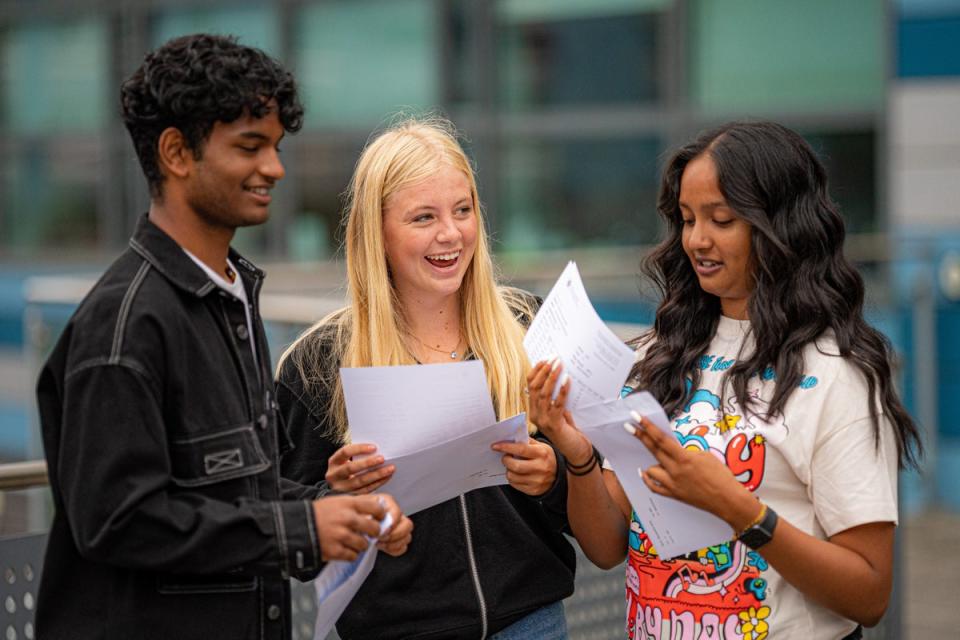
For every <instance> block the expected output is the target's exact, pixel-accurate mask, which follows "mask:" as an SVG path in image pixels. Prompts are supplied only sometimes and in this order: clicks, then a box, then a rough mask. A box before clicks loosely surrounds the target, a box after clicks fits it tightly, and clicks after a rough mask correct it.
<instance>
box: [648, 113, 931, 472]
mask: <svg viewBox="0 0 960 640" xmlns="http://www.w3.org/2000/svg"><path fill="white" fill-rule="evenodd" d="M702 155H709V156H710V157H711V159H712V160H713V162H714V165H715V166H716V169H717V179H718V182H719V186H720V191H721V192H722V193H723V195H724V197H725V199H726V201H727V203H728V204H729V205H730V207H731V208H732V209H733V210H734V212H735V213H736V215H737V216H738V217H740V218H742V219H743V220H746V221H747V222H749V223H750V224H751V226H752V230H753V232H752V234H751V243H752V248H753V255H754V256H755V264H756V268H755V270H754V274H753V285H754V288H753V292H752V294H751V296H750V298H749V301H748V303H747V304H748V316H749V318H750V323H751V325H752V331H753V334H754V338H755V341H756V347H755V349H754V351H753V353H752V354H751V355H750V356H749V357H748V358H746V359H745V360H741V361H739V362H737V364H736V365H734V366H733V367H732V368H730V369H729V370H728V371H727V373H726V376H727V380H729V382H730V383H731V386H732V388H733V392H734V394H735V395H736V398H737V400H738V401H739V403H740V405H741V406H743V407H748V406H751V400H750V398H749V397H748V395H747V381H748V380H749V379H750V377H751V376H754V375H757V374H760V373H761V372H763V371H764V370H765V369H766V368H767V367H773V369H774V371H776V383H775V389H774V393H773V398H772V399H771V402H770V408H769V413H770V414H777V413H780V412H781V411H782V410H783V408H784V406H785V405H786V402H787V400H788V399H789V398H790V396H791V394H792V393H793V392H794V390H795V389H796V388H797V387H798V384H799V382H800V379H801V377H802V371H801V365H802V351H803V348H804V346H805V345H807V344H809V343H811V342H813V341H815V340H816V339H817V338H818V337H819V336H820V335H821V334H823V333H824V332H826V331H828V330H832V331H833V334H834V336H835V337H836V341H837V346H838V347H839V350H840V355H841V356H843V357H844V358H846V359H848V360H849V361H850V362H851V363H852V364H853V365H854V366H856V368H857V369H859V370H860V371H861V372H862V373H863V375H864V377H865V378H866V380H867V383H868V386H869V393H870V395H871V397H873V396H874V394H876V395H877V396H879V399H880V404H881V407H882V411H883V413H884V414H885V415H886V417H887V418H888V419H889V420H890V421H891V422H892V423H893V425H894V427H895V432H896V436H897V445H898V450H899V453H900V463H901V465H902V466H908V465H909V466H915V465H916V463H917V461H918V458H919V456H920V454H921V453H922V449H923V448H922V444H921V441H920V433H919V430H918V429H917V427H916V425H915V424H914V422H913V419H912V418H911V417H910V415H909V414H908V413H907V411H906V409H905V408H904V407H903V405H902V404H901V402H900V399H899V398H898V396H897V392H896V390H895V388H894V384H893V373H892V370H891V369H892V368H891V359H892V347H891V345H890V343H889V341H888V340H887V339H886V338H885V337H884V336H883V334H881V333H880V332H879V331H877V330H876V329H874V328H873V327H871V326H870V325H869V324H867V323H866V321H865V320H864V318H863V299H864V285H863V279H862V278H861V277H860V274H859V273H858V272H857V270H856V269H855V268H854V266H853V265H852V264H850V262H849V261H848V260H847V259H846V257H844V255H843V240H844V235H845V229H844V224H843V218H842V217H841V216H840V213H839V211H838V209H837V206H836V204H835V203H834V202H833V200H832V199H831V198H830V195H829V193H828V190H827V173H826V170H825V169H824V167H823V164H822V163H821V162H820V160H819V159H818V158H817V156H816V154H815V153H814V151H813V149H811V148H810V145H809V144H807V142H806V141H805V140H804V139H803V138H802V137H801V136H800V135H799V134H797V133H796V132H794V131H791V130H790V129H788V128H786V127H784V126H782V125H779V124H776V123H774V122H731V123H727V124H725V125H722V126H720V127H718V128H716V129H713V130H712V131H708V132H706V133H704V134H702V135H701V136H700V137H698V138H697V139H696V140H693V141H692V142H690V143H689V144H687V145H685V146H683V147H681V148H680V149H679V150H678V151H676V153H674V155H673V157H672V158H670V160H669V161H668V162H667V165H666V168H665V169H664V171H663V178H662V181H661V184H660V195H659V198H658V201H657V210H658V212H659V213H660V216H661V217H662V218H663V220H664V222H666V227H667V229H666V236H665V237H664V239H663V241H662V242H661V243H660V244H659V245H658V246H657V247H655V248H654V250H653V251H652V252H651V253H650V254H649V255H648V256H647V257H646V258H645V259H644V262H643V271H644V273H645V274H646V275H647V276H648V277H649V278H650V279H651V280H652V281H653V282H654V284H655V285H656V286H657V288H658V289H659V290H660V292H661V293H662V295H663V298H662V301H661V302H660V305H659V307H658V309H657V314H656V319H655V320H654V326H653V329H652V331H651V332H649V333H647V334H645V335H643V336H640V337H639V338H637V339H636V340H634V341H633V344H634V346H640V345H643V344H647V343H648V341H650V340H651V339H652V342H650V348H649V349H648V351H647V353H646V357H645V358H644V359H643V360H642V361H640V362H638V363H637V364H636V365H635V366H634V368H633V371H632V376H633V377H635V378H637V379H638V380H639V381H640V383H641V384H640V386H639V388H644V389H647V390H649V391H650V392H651V393H653V395H654V396H655V397H657V398H658V399H659V400H660V402H661V403H662V404H663V406H664V408H665V409H666V410H667V412H668V413H672V412H673V411H674V410H676V409H677V408H678V407H680V406H681V405H682V404H683V403H684V402H686V400H687V397H688V394H689V389H690V388H694V389H695V388H696V387H697V384H698V381H699V379H700V370H699V369H698V368H697V366H696V363H697V361H698V360H699V358H700V357H701V355H702V354H703V353H704V351H705V350H706V349H707V347H708V346H709V345H710V341H711V339H712V337H713V335H714V332H715V331H716V328H717V325H718V323H719V319H720V315H721V311H720V300H719V298H717V296H715V295H712V294H709V293H707V292H705V291H704V290H703V289H701V288H700V283H699V281H698V279H697V275H696V273H695V272H694V270H693V268H692V267H691V265H690V260H689V258H688V257H687V255H686V253H685V252H684V250H683V246H682V234H683V218H682V216H681V213H680V207H679V197H680V182H681V178H682V176H683V172H684V170H685V169H686V167H687V165H688V164H689V163H690V162H691V161H693V160H694V159H695V158H698V157H700V156H702ZM688 378H689V379H691V380H692V382H693V385H692V387H691V386H688V385H687V382H686V380H687V379H688ZM871 412H872V413H873V418H874V427H875V433H879V431H878V430H879V423H878V420H877V415H876V409H875V405H873V404H871ZM878 437H879V436H878Z"/></svg>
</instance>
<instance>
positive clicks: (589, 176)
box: [0, 0, 889, 261]
mask: <svg viewBox="0 0 960 640" xmlns="http://www.w3.org/2000/svg"><path fill="white" fill-rule="evenodd" d="M0 8H2V11H0V151H2V153H0V260H14V261H17V260H21V259H28V258H31V257H32V258H37V257H40V258H44V257H47V256H56V257H61V256H72V255H76V256H107V255H111V254H113V253H115V252H116V251H117V249H118V248H119V247H120V246H122V245H123V244H124V242H125V240H126V238H127V236H128V234H129V232H130V230H131V229H132V226H133V221H134V220H135V218H136V217H137V215H138V214H140V213H142V212H143V211H145V210H146V208H147V206H148V198H147V193H146V188H145V185H144V181H143V178H142V176H141V175H140V171H139V166H138V165H137V163H136V158H135V156H134V154H133V151H132V148H131V145H130V143H129V141H128V140H127V138H126V132H125V131H124V130H123V127H122V124H121V123H120V121H119V117H118V115H117V111H118V107H117V95H118V87H119V84H120V82H121V80H122V79H123V78H124V77H126V76H127V75H129V74H130V73H131V72H132V71H133V70H134V69H135V68H136V66H137V65H138V64H139V62H140V60H141V59H142V56H143V54H144V53H145V52H146V51H147V50H148V49H150V48H153V47H155V46H156V45H159V44H160V43H162V42H163V41H165V40H166V39H168V38H170V37H173V36H177V35H182V34H186V33H191V32H196V31H212V32H217V33H229V34H235V35H237V36H239V38H240V40H241V41H242V42H244V43H246V44H251V45H255V46H258V47H261V48H263V49H265V50H266V51H268V52H270V53H271V54H273V55H275V56H277V57H278V58H280V59H281V60H283V61H284V62H285V63H286V64H287V65H288V66H289V67H290V68H292V69H293V70H294V72H295V74H296V76H297V78H298V80H299V82H300V85H301V87H302V94H303V98H304V101H305V105H306V108H307V116H306V123H305V127H304V130H303V131H302V132H301V133H300V134H299V135H297V136H295V137H292V138H291V139H289V140H288V141H285V143H284V161H285V163H286V165H287V170H288V171H287V178H286V179H285V180H284V182H283V183H281V187H280V188H279V189H278V192H279V193H278V197H277V200H276V201H275V202H276V204H275V206H274V219H273V220H272V221H271V223H270V224H268V225H265V226H264V227H262V228H257V229H250V230H245V231H243V232H242V233H241V234H240V236H239V237H238V243H239V244H240V245H241V248H242V249H244V250H246V251H248V252H250V253H252V254H253V255H255V256H257V257H260V258H271V259H293V260H313V259H323V258H325V257H328V256H330V255H332V254H333V253H334V252H335V250H336V247H337V246H338V238H337V235H338V230H339V214H340V210H341V205H342V199H341V194H342V192H343V190H344V189H345V187H346V184H347V181H348V179H349V176H350V173H351V171H352V168H353V164H354V162H355V161H356V157H357V154H358V152H359V150H360V149H361V147H362V146H363V144H364V142H365V141H366V140H367V138H368V136H369V135H370V132H371V131H372V130H374V129H376V128H377V127H379V126H382V125H383V124H384V123H386V122H388V121H389V120H390V119H391V118H392V117H395V114H397V113H398V112H403V113H419V112H423V111H429V110H435V111H439V112H442V113H444V114H446V115H448V116H449V117H451V118H452V119H453V120H454V122H455V123H456V124H457V125H458V126H459V127H460V129H461V131H462V133H463V135H464V137H465V140H466V146H467V147H468V149H469V152H470V154H471V155H472V156H473V158H474V160H475V162H476V166H477V169H478V178H479V183H480V192H481V199H482V200H483V201H484V204H485V207H486V210H487V212H488V215H489V216H490V219H491V229H492V231H493V233H494V237H495V240H496V248H497V250H498V251H500V252H501V253H504V252H507V253H527V252H538V251H542V250H550V249H560V248H564V249H566V248H600V249H602V248H615V247H624V246H633V245H640V244H646V243H649V242H652V241H653V240H654V239H655V238H656V235H657V233H658V228H659V227H658V222H657V220H656V216H655V212H654V202H655V196H656V189H657V183H658V171H659V167H660V166H661V164H662V162H663V160H664V158H665V155H666V154H667V153H668V152H669V150H670V149H671V148H672V147H673V146H674V145H676V144H677V143H679V142H680V141H682V140H685V139H686V138H688V137H689V136H691V135H692V134H694V133H696V132H697V131H699V130H701V129H703V128H705V127H708V126H710V125H713V124H717V123H719V122H722V121H725V120H728V119H731V118H744V117H750V118H772V119H776V120H779V121H781V122H784V123H785V124H787V125H789V126H793V127H795V128H797V129H799V130H801V131H802V132H803V133H804V134H806V135H807V136H808V139H809V140H811V141H812V142H813V143H814V145H815V146H816V147H817V149H818V150H819V151H820V152H821V154H822V156H823V158H824V159H825V161H826V162H827V164H828V167H829V169H830V172H831V177H832V180H833V184H834V192H835V194H836V197H837V198H838V200H839V201H840V203H841V205H842V207H843V211H844V213H845V215H846V216H847V218H848V220H849V224H850V227H851V230H852V231H853V232H873V231H876V230H878V229H880V228H882V227H883V225H884V213H883V211H882V210H881V209H882V206H881V203H882V202H883V200H882V198H879V197H878V195H877V194H878V193H882V185H880V184H878V183H879V179H878V175H880V174H881V171H880V170H879V169H880V168H882V166H881V165H882V162H883V158H882V154H881V153H879V152H878V149H879V148H881V145H880V144H878V137H879V136H880V135H881V134H880V129H881V124H882V122H883V117H884V114H883V110H884V92H885V85H886V82H887V77H888V75H889V73H888V66H889V65H888V62H887V60H888V58H889V56H888V51H887V46H888V45H887V43H888V41H889V37H888V31H889V25H888V22H889V20H888V15H887V13H888V10H889V8H888V5H887V3H885V2H883V1H880V0H845V1H844V2H834V1H833V0H808V1H807V2H803V3H797V2H794V1H793V0H767V1H765V2H754V1H751V0H462V1H457V0H323V1H319V0H318V1H309V0H273V1H272V2H244V1H240V0H230V1H221V0H193V1H191V2H184V1H182V0H149V1H146V0H144V1H142V2H129V1H120V0H97V1H93V0H72V1H67V0H33V1H31V2H22V1H17V0H2V1H0Z"/></svg>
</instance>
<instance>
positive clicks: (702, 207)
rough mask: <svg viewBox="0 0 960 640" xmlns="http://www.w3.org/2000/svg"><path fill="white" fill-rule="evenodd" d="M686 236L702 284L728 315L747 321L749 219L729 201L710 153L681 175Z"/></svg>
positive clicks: (684, 240) (686, 246)
mask: <svg viewBox="0 0 960 640" xmlns="http://www.w3.org/2000/svg"><path fill="white" fill-rule="evenodd" d="M680 213H681V215H682V216H683V233H682V236H681V240H682V243H683V250H684V252H685V253H686V254H687V257H688V258H690V265H691V266H692V267H693V270H694V271H695V272H696V274H697V278H698V279H699V281H700V288H702V289H703V290H704V291H706V292H707V293H710V294H713V295H715V296H717V297H718V298H720V308H721V309H722V311H723V315H725V316H727V317H730V318H736V319H738V320H746V319H747V300H748V299H749V297H750V292H751V291H752V290H753V250H752V248H751V244H750V235H751V226H750V223H748V222H746V221H745V220H742V219H741V218H740V217H738V216H737V215H736V213H735V212H734V211H733V209H731V208H730V206H729V205H728V204H727V201H726V199H725V198H724V197H723V193H721V191H720V183H719V181H718V180H717V168H716V165H715V164H714V162H713V158H711V157H710V156H709V155H707V154H702V155H700V156H697V157H696V158H694V159H693V160H691V161H690V162H689V163H688V164H687V166H686V168H685V169H684V171H683V176H682V177H681V178H680Z"/></svg>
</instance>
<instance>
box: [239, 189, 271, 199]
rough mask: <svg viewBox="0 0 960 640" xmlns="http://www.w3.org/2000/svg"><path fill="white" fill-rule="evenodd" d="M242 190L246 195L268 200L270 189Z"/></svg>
mask: <svg viewBox="0 0 960 640" xmlns="http://www.w3.org/2000/svg"><path fill="white" fill-rule="evenodd" d="M243 190H244V191H246V192H247V193H252V194H253V195H255V196H257V197H258V198H262V199H267V200H269V199H270V187H244V188H243Z"/></svg>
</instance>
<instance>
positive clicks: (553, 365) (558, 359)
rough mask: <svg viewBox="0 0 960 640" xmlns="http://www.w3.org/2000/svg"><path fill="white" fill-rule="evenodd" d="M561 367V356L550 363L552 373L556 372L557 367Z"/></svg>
mask: <svg viewBox="0 0 960 640" xmlns="http://www.w3.org/2000/svg"><path fill="white" fill-rule="evenodd" d="M559 366H560V356H557V357H556V358H554V359H553V360H551V361H550V371H555V370H556V368H557V367H559Z"/></svg>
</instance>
